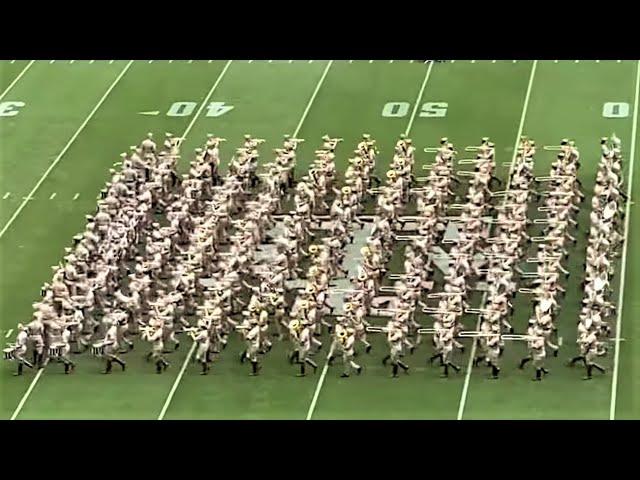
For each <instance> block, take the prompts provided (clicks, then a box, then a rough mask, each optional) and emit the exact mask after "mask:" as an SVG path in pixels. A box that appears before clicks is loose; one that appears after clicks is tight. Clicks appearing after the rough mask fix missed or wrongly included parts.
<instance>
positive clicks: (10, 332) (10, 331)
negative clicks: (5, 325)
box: [4, 328, 13, 338]
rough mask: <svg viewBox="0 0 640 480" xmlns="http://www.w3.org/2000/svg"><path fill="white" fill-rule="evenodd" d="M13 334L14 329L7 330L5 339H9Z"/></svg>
mask: <svg viewBox="0 0 640 480" xmlns="http://www.w3.org/2000/svg"><path fill="white" fill-rule="evenodd" d="M12 333H13V328H10V329H9V330H7V333H5V334H4V338H9V337H10V336H11V334H12Z"/></svg>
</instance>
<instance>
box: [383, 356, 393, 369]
mask: <svg viewBox="0 0 640 480" xmlns="http://www.w3.org/2000/svg"><path fill="white" fill-rule="evenodd" d="M390 358H391V355H387V356H386V357H384V358H383V359H382V365H384V366H385V367H386V366H387V362H388V361H389V359H390Z"/></svg>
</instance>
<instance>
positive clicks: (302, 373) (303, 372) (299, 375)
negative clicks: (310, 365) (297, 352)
mask: <svg viewBox="0 0 640 480" xmlns="http://www.w3.org/2000/svg"><path fill="white" fill-rule="evenodd" d="M305 375H306V372H305V368H304V362H302V363H300V373H299V374H298V375H296V376H297V377H304V376H305Z"/></svg>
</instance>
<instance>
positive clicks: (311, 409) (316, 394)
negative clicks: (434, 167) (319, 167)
mask: <svg viewBox="0 0 640 480" xmlns="http://www.w3.org/2000/svg"><path fill="white" fill-rule="evenodd" d="M369 63H371V61H370V62H369ZM432 69H433V62H431V63H429V67H428V68H427V72H426V73H425V76H424V80H423V81H422V85H421V86H420V91H419V93H418V97H417V98H416V104H415V105H414V108H413V113H412V115H411V118H410V119H409V124H408V125H407V129H406V130H405V135H409V132H410V131H411V127H412V126H413V121H414V120H415V116H416V112H417V111H418V105H420V100H421V99H422V95H423V93H424V89H425V87H426V86H427V81H428V80H429V77H430V76H431V70H432ZM328 370H329V363H328V361H327V362H325V364H324V367H322V373H320V378H319V379H318V384H317V385H316V389H315V391H314V392H313V397H312V398H311V404H310V405H309V410H307V416H306V420H311V417H313V412H314V411H315V409H316V404H317V403H318V398H319V397H320V392H321V391H322V386H323V385H324V379H325V377H326V376H327V371H328Z"/></svg>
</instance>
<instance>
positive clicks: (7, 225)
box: [0, 60, 133, 238]
mask: <svg viewBox="0 0 640 480" xmlns="http://www.w3.org/2000/svg"><path fill="white" fill-rule="evenodd" d="M132 63H133V60H130V61H129V63H127V65H125V67H124V68H123V69H122V71H121V72H120V74H119V75H118V76H117V77H116V79H115V80H114V81H113V83H112V84H111V85H110V86H109V88H108V89H107V91H106V92H105V93H104V95H103V96H102V98H101V99H100V100H99V101H98V103H97V104H96V106H95V107H93V110H91V112H90V113H89V115H88V116H87V118H85V120H84V122H82V125H80V127H79V128H78V130H76V133H74V134H73V136H72V137H71V139H70V140H69V142H67V144H66V145H65V146H64V148H63V149H62V151H61V152H60V153H59V154H58V156H57V157H56V159H55V160H54V161H53V163H51V165H49V168H47V170H46V171H45V172H44V174H43V175H42V177H40V180H38V183H36V185H35V187H33V189H32V190H31V192H29V195H27V196H26V197H25V198H24V200H23V202H22V203H21V204H20V206H19V207H18V208H17V209H16V211H15V212H13V215H12V216H11V218H9V221H8V222H7V223H6V224H5V225H4V227H2V230H0V238H2V236H3V235H4V234H5V232H6V231H7V230H8V229H9V227H10V226H11V225H12V224H13V222H14V221H15V219H16V218H18V215H20V212H22V210H23V209H24V207H25V206H26V205H27V202H28V201H29V200H30V199H31V198H33V194H34V193H36V191H37V190H38V188H40V185H42V183H43V182H44V181H45V180H46V178H47V177H48V176H49V174H50V173H51V171H52V170H53V169H54V168H55V166H56V165H57V164H58V163H59V162H60V160H61V159H62V157H63V156H64V154H65V153H67V150H69V147H71V145H72V144H73V142H74V141H75V140H76V138H78V135H80V133H81V132H82V130H84V127H86V126H87V123H89V120H91V119H92V118H93V116H94V115H95V113H96V112H97V111H98V109H99V108H100V106H101V105H102V104H103V103H104V101H105V100H106V99H107V97H108V96H109V94H110V93H111V91H112V90H113V89H114V87H115V86H116V85H117V84H118V83H119V82H120V80H121V79H122V77H123V76H124V74H125V73H127V70H129V67H130V66H131V64H132Z"/></svg>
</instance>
